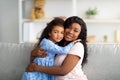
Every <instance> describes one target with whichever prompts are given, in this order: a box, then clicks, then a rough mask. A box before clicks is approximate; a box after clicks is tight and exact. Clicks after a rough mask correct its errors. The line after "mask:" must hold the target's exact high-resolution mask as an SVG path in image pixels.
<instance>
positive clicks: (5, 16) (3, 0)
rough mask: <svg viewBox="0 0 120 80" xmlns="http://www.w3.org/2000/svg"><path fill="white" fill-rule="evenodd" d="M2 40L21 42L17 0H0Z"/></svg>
mask: <svg viewBox="0 0 120 80" xmlns="http://www.w3.org/2000/svg"><path fill="white" fill-rule="evenodd" d="M0 42H15V43H18V42H19V26H18V1H17V0H0Z"/></svg>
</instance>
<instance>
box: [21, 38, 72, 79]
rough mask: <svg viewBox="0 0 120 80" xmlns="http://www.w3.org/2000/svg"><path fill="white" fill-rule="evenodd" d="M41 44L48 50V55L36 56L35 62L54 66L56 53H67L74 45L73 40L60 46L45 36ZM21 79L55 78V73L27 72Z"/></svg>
mask: <svg viewBox="0 0 120 80" xmlns="http://www.w3.org/2000/svg"><path fill="white" fill-rule="evenodd" d="M40 46H41V47H42V48H43V49H45V50H47V55H48V56H47V57H45V58H40V57H36V58H35V59H34V62H35V63H36V64H38V65H41V66H54V59H55V55H56V54H67V53H68V52H69V50H70V48H71V47H72V46H73V42H71V43H69V44H68V45H67V46H65V47H60V46H58V45H57V44H55V43H53V42H52V41H50V40H49V39H46V38H44V39H43V40H42V41H41V43H40ZM21 80H55V78H54V75H50V74H46V73H42V72H25V73H24V74H23V76H22V79H21Z"/></svg>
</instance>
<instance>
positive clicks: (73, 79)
mask: <svg viewBox="0 0 120 80" xmlns="http://www.w3.org/2000/svg"><path fill="white" fill-rule="evenodd" d="M69 54H73V55H77V56H79V57H80V61H79V62H78V63H77V65H76V66H75V67H74V69H73V70H72V71H71V72H69V73H68V74H67V75H65V76H56V77H55V80H88V79H87V77H86V75H85V74H84V72H83V71H82V65H81V63H82V60H83V56H84V47H83V45H82V44H81V43H80V42H78V43H76V44H75V45H74V46H73V47H72V48H71V50H70V52H69ZM65 57H66V55H57V56H56V59H55V65H61V64H62V62H63V61H64V59H65Z"/></svg>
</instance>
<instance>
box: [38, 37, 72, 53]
mask: <svg viewBox="0 0 120 80" xmlns="http://www.w3.org/2000/svg"><path fill="white" fill-rule="evenodd" d="M40 45H41V46H43V47H42V48H43V49H45V50H47V51H50V52H52V53H55V54H67V53H69V51H70V49H71V47H72V46H73V45H74V43H73V42H71V43H69V44H68V45H67V46H65V47H61V46H58V45H57V44H55V43H53V42H52V41H50V40H48V39H44V40H42V41H41V44H40Z"/></svg>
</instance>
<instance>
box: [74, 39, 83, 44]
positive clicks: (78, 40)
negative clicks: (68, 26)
mask: <svg viewBox="0 0 120 80" xmlns="http://www.w3.org/2000/svg"><path fill="white" fill-rule="evenodd" d="M80 41H81V39H77V40H75V41H73V43H74V44H75V43H77V42H80Z"/></svg>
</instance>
